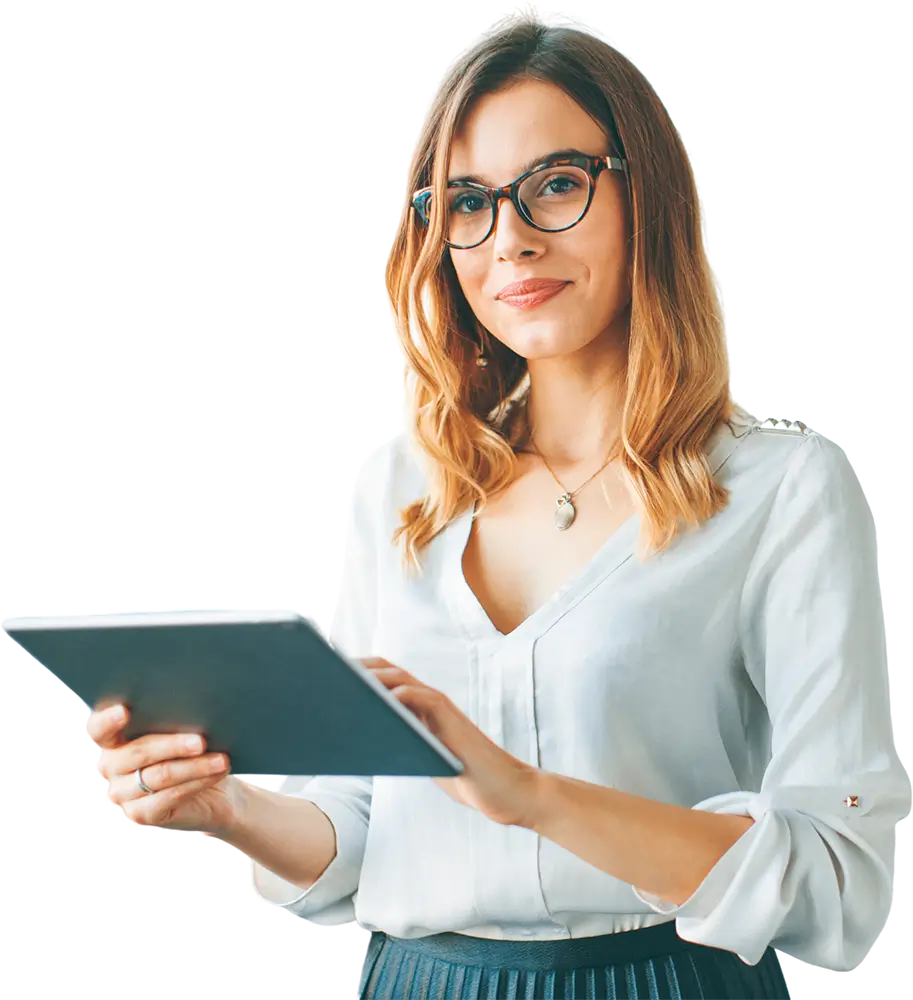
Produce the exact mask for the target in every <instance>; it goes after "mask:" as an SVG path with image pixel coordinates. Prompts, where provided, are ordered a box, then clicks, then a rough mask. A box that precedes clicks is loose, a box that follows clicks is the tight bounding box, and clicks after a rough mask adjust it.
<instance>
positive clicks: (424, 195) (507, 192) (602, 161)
mask: <svg viewBox="0 0 913 1000" xmlns="http://www.w3.org/2000/svg"><path fill="white" fill-rule="evenodd" d="M567 166H571V167H581V168H582V169H583V170H585V171H586V173H587V176H588V177H589V179H590V189H589V192H588V193H587V199H586V207H585V208H584V210H583V212H582V213H581V215H580V218H579V219H577V220H576V221H575V222H572V223H571V224H570V225H569V226H562V227H561V229H544V228H543V227H542V226H537V225H536V223H535V222H533V220H532V219H531V218H530V217H529V213H528V212H527V211H526V207H525V206H524V204H523V202H521V201H520V195H519V190H520V185H521V184H522V183H523V182H524V181H525V180H526V178H527V177H529V176H530V175H532V174H536V173H538V172H539V171H540V170H549V169H551V168H553V167H567ZM603 170H620V171H621V172H622V173H623V174H624V175H625V179H627V178H628V161H627V160H625V159H620V158H619V157H617V156H558V157H555V158H554V159H551V160H546V162H545V163H540V164H538V166H535V167H533V168H532V170H527V171H526V172H525V173H522V174H520V176H519V177H518V178H517V179H516V180H514V181H511V182H510V184H505V185H504V186H503V187H486V186H485V185H484V184H476V183H474V182H473V181H459V182H455V181H449V182H448V184H447V187H448V188H452V187H460V188H472V189H473V190H474V191H478V192H479V194H482V195H484V196H485V197H486V198H488V200H489V203H490V204H491V206H492V213H491V226H490V227H489V229H488V232H487V233H486V234H485V235H484V236H483V237H482V239H480V240H479V241H478V242H477V243H470V244H469V245H467V246H463V245H461V244H459V243H451V242H450V240H448V239H447V238H446V237H445V238H444V242H445V243H446V244H447V246H449V247H451V248H452V249H454V250H472V249H473V248H474V247H477V246H481V245H482V244H483V243H484V242H485V240H487V239H488V237H489V236H491V234H492V233H493V232H494V229H495V225H496V224H497V219H498V203H499V202H500V200H501V199H502V198H509V199H510V201H511V203H512V204H513V206H514V208H515V209H516V210H517V212H518V213H519V215H520V218H521V219H523V221H524V222H526V223H527V225H530V226H532V227H533V229H538V230H539V232H542V233H563V232H564V231H565V230H567V229H572V228H573V227H574V226H576V225H577V223H579V222H582V221H583V219H584V218H585V216H586V213H587V212H588V211H589V210H590V203H591V202H592V200H593V193H594V192H595V190H596V180H597V179H598V177H599V175H600V174H601V173H602V172H603ZM433 191H434V189H433V187H431V186H429V187H423V188H420V189H419V190H418V191H416V192H415V194H413V196H412V208H413V209H414V210H415V212H416V213H417V215H418V217H419V218H420V219H421V220H422V222H423V223H424V224H425V225H426V226H427V225H428V223H429V216H428V199H429V198H430V197H431V195H432V193H433Z"/></svg>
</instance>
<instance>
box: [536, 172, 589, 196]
mask: <svg viewBox="0 0 913 1000" xmlns="http://www.w3.org/2000/svg"><path fill="white" fill-rule="evenodd" d="M581 187H582V185H581V183H580V180H579V178H577V177H574V176H572V175H571V174H553V175H552V176H551V177H549V178H548V179H547V180H546V181H545V182H544V183H543V185H542V188H541V190H540V194H541V193H545V194H556V195H560V194H569V193H570V192H571V191H579V190H580V188H581Z"/></svg>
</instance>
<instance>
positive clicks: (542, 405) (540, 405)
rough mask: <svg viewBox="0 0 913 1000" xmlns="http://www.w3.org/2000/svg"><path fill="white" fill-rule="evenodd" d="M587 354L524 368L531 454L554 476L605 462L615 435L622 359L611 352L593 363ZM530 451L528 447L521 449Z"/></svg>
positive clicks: (537, 362) (620, 400)
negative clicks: (535, 453)
mask: <svg viewBox="0 0 913 1000" xmlns="http://www.w3.org/2000/svg"><path fill="white" fill-rule="evenodd" d="M586 353H587V352H585V351H580V352H577V353H576V354H573V355H565V356H562V357H557V358H546V359H541V360H531V361H530V362H529V378H530V393H529V401H528V405H527V417H528V420H529V424H530V427H531V429H532V435H533V439H534V440H535V450H537V451H538V452H539V453H540V454H541V455H542V456H544V458H545V460H546V461H547V462H548V464H549V465H550V466H552V468H553V469H555V471H556V472H557V471H559V468H558V467H559V466H561V467H564V468H567V469H571V468H573V469H577V468H578V467H581V468H582V467H584V466H591V467H592V468H593V469H596V468H598V467H599V466H600V465H601V464H602V463H603V462H604V461H605V460H606V458H607V456H608V454H609V451H610V449H611V448H612V445H613V444H614V443H615V441H616V440H617V439H618V436H619V433H620V430H621V409H622V404H623V402H624V384H623V381H622V378H621V376H622V371H623V363H624V359H623V357H621V356H620V355H619V353H618V352H617V351H616V352H614V353H613V354H611V355H609V356H606V352H603V356H602V357H601V358H600V359H599V360H598V362H596V363H594V359H593V358H591V357H585V356H584V355H585V354H586ZM526 450H529V451H532V450H534V449H533V447H532V443H531V442H530V444H529V445H528V446H527V449H526Z"/></svg>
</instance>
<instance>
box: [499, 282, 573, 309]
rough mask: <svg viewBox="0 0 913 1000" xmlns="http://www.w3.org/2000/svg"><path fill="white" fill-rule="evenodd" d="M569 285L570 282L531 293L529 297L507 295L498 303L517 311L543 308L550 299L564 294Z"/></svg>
mask: <svg viewBox="0 0 913 1000" xmlns="http://www.w3.org/2000/svg"><path fill="white" fill-rule="evenodd" d="M569 284H570V282H569V281H566V282H565V283H564V284H563V285H559V286H558V287H557V288H544V289H542V291H539V292H531V293H530V294H528V295H505V296H503V297H502V298H501V299H499V300H498V301H499V302H506V303H507V304H508V305H510V306H514V307H515V308H516V309H535V308H536V307H537V306H541V305H542V303H543V302H548V301H549V299H553V298H554V297H555V296H556V295H558V294H560V293H561V292H563V291H564V289H565V288H567V286H568V285H569Z"/></svg>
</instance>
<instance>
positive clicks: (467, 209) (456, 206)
mask: <svg viewBox="0 0 913 1000" xmlns="http://www.w3.org/2000/svg"><path fill="white" fill-rule="evenodd" d="M486 204H487V202H486V200H485V198H483V197H482V196H481V195H480V194H479V193H478V192H476V191H463V192H462V193H460V194H457V195H454V196H452V197H451V199H450V211H451V212H458V213H459V214H460V215H469V214H470V213H472V212H480V211H482V210H483V209H484V208H485V207H486Z"/></svg>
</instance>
